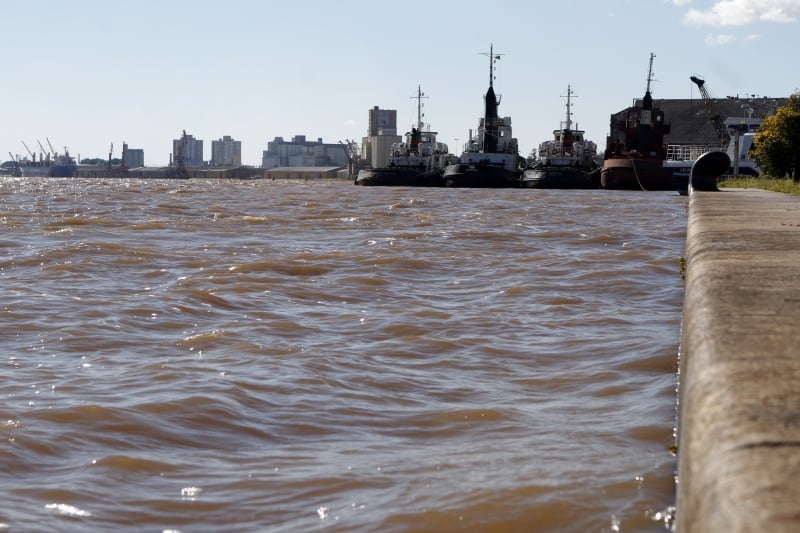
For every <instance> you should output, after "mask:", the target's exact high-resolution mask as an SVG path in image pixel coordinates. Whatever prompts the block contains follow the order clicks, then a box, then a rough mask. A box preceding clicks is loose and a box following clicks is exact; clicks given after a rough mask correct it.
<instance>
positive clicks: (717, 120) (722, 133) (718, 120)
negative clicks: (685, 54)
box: [689, 76, 730, 144]
mask: <svg viewBox="0 0 800 533" xmlns="http://www.w3.org/2000/svg"><path fill="white" fill-rule="evenodd" d="M689 79H690V80H692V82H693V83H694V84H695V85H697V88H698V89H700V95H701V96H702V97H703V102H704V103H705V105H706V111H708V115H709V117H710V119H711V125H712V126H714V131H716V132H717V135H718V136H719V140H720V142H721V143H722V144H725V143H727V142H728V139H729V137H730V136H729V135H728V131H727V130H726V128H725V124H724V122H723V121H722V117H720V116H719V113H717V108H716V106H715V105H714V100H713V99H712V98H711V95H710V94H708V89H707V88H706V80H704V79H701V78H698V77H697V76H690V77H689Z"/></svg>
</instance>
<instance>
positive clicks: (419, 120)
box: [411, 85, 427, 131]
mask: <svg viewBox="0 0 800 533" xmlns="http://www.w3.org/2000/svg"><path fill="white" fill-rule="evenodd" d="M411 98H416V99H417V129H418V130H419V131H422V126H423V122H422V117H423V116H425V115H423V114H422V99H423V98H427V96H425V93H424V92H422V87H421V86H420V85H417V95H416V96H412V97H411Z"/></svg>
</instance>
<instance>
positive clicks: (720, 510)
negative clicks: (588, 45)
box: [676, 189, 800, 533]
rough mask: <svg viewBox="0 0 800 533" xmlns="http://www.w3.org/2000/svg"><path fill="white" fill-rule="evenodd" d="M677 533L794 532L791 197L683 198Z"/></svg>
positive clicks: (799, 378) (796, 345) (796, 422)
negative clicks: (686, 212) (686, 204)
mask: <svg viewBox="0 0 800 533" xmlns="http://www.w3.org/2000/svg"><path fill="white" fill-rule="evenodd" d="M676 507H677V517H676V524H677V531H678V532H679V533H696V532H697V533H699V532H703V533H714V532H725V533H731V532H751V531H752V532H759V533H761V532H767V531H769V532H771V533H782V532H787V533H788V532H797V531H800V197H796V196H788V195H783V194H778V193H771V192H767V191H761V190H754V189H728V190H723V191H720V192H695V191H693V192H692V193H691V195H690V198H689V219H688V229H687V240H686V292H685V301H684V325H683V337H682V343H681V360H680V397H679V415H678V494H677V506H676Z"/></svg>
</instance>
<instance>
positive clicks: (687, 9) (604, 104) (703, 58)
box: [0, 0, 800, 166]
mask: <svg viewBox="0 0 800 533" xmlns="http://www.w3.org/2000/svg"><path fill="white" fill-rule="evenodd" d="M2 7H3V9H2V20H3V30H2V34H0V49H1V50H2V58H3V60H4V61H3V67H4V68H3V80H2V84H0V101H1V102H2V106H3V113H2V127H0V150H2V152H0V153H2V156H0V160H5V159H6V157H8V156H9V153H10V154H11V155H15V156H16V155H17V154H19V155H27V151H26V149H25V147H24V146H23V144H22V143H23V141H24V142H25V143H26V144H27V145H28V146H29V147H30V148H31V150H34V151H36V152H39V151H40V150H39V149H38V144H37V142H41V143H42V144H43V145H44V146H45V147H47V140H49V141H50V143H51V144H52V145H53V148H54V149H55V150H56V151H57V152H63V150H64V148H67V149H69V151H70V153H71V155H73V156H78V155H80V157H81V158H91V157H99V158H107V157H108V152H109V148H110V145H111V144H112V143H113V145H114V151H115V152H114V157H119V155H120V152H121V146H122V143H123V142H127V143H128V146H129V147H130V148H141V149H143V150H144V155H145V164H146V165H147V166H159V165H165V164H167V163H168V162H169V159H170V152H171V151H172V140H173V139H177V138H179V137H180V135H181V132H182V131H183V130H186V132H187V133H188V134H190V135H193V136H194V137H195V138H196V139H202V140H203V141H204V157H205V159H210V158H211V141H212V140H216V139H221V138H222V137H223V136H225V135H230V136H232V137H233V138H234V139H236V140H239V141H241V143H242V162H243V163H244V164H246V165H255V166H257V165H260V164H261V156H262V152H263V151H264V150H266V148H267V143H268V142H269V141H272V140H274V138H275V137H283V138H284V139H285V140H290V139H291V138H292V137H294V136H295V135H305V136H306V138H307V139H311V140H316V139H319V138H321V139H322V140H323V142H326V143H338V142H339V141H342V142H345V141H347V140H355V141H358V142H359V143H360V141H361V139H362V138H363V137H364V136H365V135H366V134H367V126H368V117H369V110H370V109H371V108H372V107H374V106H378V107H380V108H381V109H395V110H397V122H398V124H397V128H398V133H400V134H402V133H404V132H405V131H407V130H408V129H409V128H410V127H411V126H412V125H413V124H414V123H415V121H416V113H417V108H416V100H415V98H414V96H415V95H416V92H417V87H418V86H419V87H421V89H422V92H423V93H424V94H425V99H424V100H423V104H424V113H425V118H424V121H425V122H426V123H428V124H430V129H431V130H433V131H436V132H438V140H439V141H440V142H445V143H447V144H448V145H449V146H450V150H451V151H454V152H457V151H459V150H460V146H461V145H462V144H463V142H464V140H465V139H466V138H467V136H468V134H469V131H470V129H472V130H475V129H476V128H477V125H478V121H479V119H480V117H481V114H482V112H483V95H484V94H485V93H486V90H487V88H488V82H489V59H488V57H487V54H488V52H489V48H490V46H491V47H493V49H494V53H495V54H496V55H499V56H500V59H499V60H498V61H497V63H496V71H495V79H494V88H495V92H496V93H498V94H499V95H500V96H501V102H500V108H499V114H500V115H501V116H507V117H511V119H512V127H513V135H514V137H516V138H517V139H518V140H519V147H520V152H521V153H522V154H523V155H527V154H528V153H530V152H531V150H532V149H534V148H535V147H536V146H538V144H539V143H540V142H542V141H545V140H548V139H550V138H551V137H552V132H553V130H554V129H557V128H559V127H560V123H561V121H563V120H564V119H565V113H566V98H565V96H566V94H567V86H568V85H569V86H571V88H572V91H573V93H574V97H573V98H572V112H573V115H572V119H573V121H574V122H575V123H576V124H577V127H579V128H580V129H582V130H585V131H586V137H587V138H588V139H591V140H594V141H595V142H596V143H597V144H598V146H599V147H600V148H601V149H602V148H603V147H604V146H605V138H606V135H608V130H609V118H610V115H611V114H612V113H616V112H618V111H620V110H622V109H624V108H626V107H627V106H629V105H630V104H631V102H632V101H633V100H634V99H635V98H641V97H642V96H643V95H644V92H645V87H646V84H647V74H648V62H649V58H650V54H651V53H652V54H655V58H654V60H653V81H652V84H651V92H652V94H653V97H654V98H656V99H659V98H695V99H698V98H700V95H699V92H698V90H697V87H696V86H695V85H694V84H693V83H692V82H691V81H690V80H689V77H690V76H691V75H698V76H700V77H702V78H703V79H705V80H706V88H707V90H708V91H709V93H710V94H711V96H712V97H716V98H723V97H726V96H734V95H739V96H742V97H743V96H745V95H757V96H769V97H786V96H789V95H790V94H793V93H795V92H797V91H798V90H800V58H799V57H798V53H797V50H800V27H799V24H800V0H560V1H558V2H539V1H535V0H505V1H503V2H487V1H486V0H458V1H451V0H439V1H437V2H391V3H390V2H383V1H380V0H337V1H336V2H331V1H330V0H306V1H304V2H289V1H285V0H284V1H275V0H227V1H226V2H219V1H215V2H210V1H206V0H158V1H156V0H137V1H136V2H109V1H108V0H102V1H100V0H72V1H69V2H67V1H59V0H37V1H36V2H30V1H29V0H2ZM667 120H669V117H667ZM573 127H574V126H573Z"/></svg>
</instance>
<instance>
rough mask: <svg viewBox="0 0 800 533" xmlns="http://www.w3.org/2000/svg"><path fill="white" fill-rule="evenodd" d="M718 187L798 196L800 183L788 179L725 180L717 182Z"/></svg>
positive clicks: (749, 178)
mask: <svg viewBox="0 0 800 533" xmlns="http://www.w3.org/2000/svg"><path fill="white" fill-rule="evenodd" d="M719 186H720V187H731V188H736V189H745V188H751V189H765V190H767V191H775V192H782V193H784V194H793V195H795V196H800V182H796V181H794V180H792V179H789V178H768V177H758V178H751V177H748V178H743V177H739V178H726V179H724V180H722V181H720V182H719Z"/></svg>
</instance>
